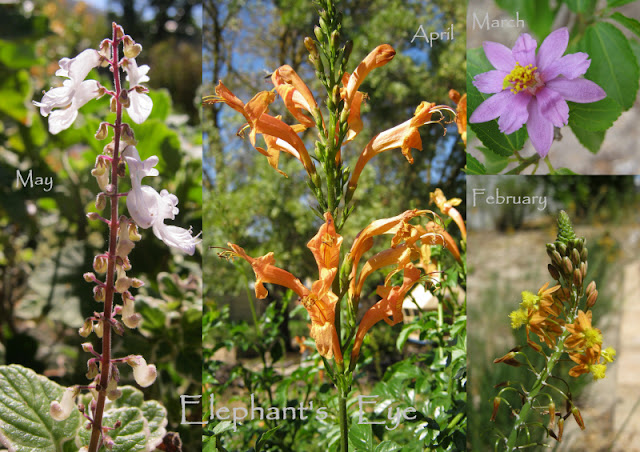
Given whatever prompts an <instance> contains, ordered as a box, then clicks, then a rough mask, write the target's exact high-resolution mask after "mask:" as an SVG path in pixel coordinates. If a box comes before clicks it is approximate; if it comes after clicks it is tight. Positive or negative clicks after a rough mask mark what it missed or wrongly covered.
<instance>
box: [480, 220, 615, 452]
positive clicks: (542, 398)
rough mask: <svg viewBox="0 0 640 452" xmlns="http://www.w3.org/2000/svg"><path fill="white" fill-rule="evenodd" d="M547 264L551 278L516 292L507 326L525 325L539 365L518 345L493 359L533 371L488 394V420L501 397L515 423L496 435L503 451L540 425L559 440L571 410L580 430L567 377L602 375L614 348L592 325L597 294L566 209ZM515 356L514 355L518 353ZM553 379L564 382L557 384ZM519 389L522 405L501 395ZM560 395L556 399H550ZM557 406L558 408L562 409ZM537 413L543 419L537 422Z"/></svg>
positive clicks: (526, 443)
mask: <svg viewBox="0 0 640 452" xmlns="http://www.w3.org/2000/svg"><path fill="white" fill-rule="evenodd" d="M547 254H548V255H549V258H550V259H551V263H550V264H549V265H548V269H549V273H550V274H551V277H552V278H553V279H554V280H555V281H556V282H557V284H555V285H554V286H552V287H550V284H549V283H546V284H544V285H543V286H542V287H541V288H540V289H539V290H538V291H537V293H535V294H534V293H532V292H528V291H524V292H522V302H521V303H520V307H519V308H518V309H517V310H515V311H513V312H512V313H511V314H510V315H509V317H510V318H511V326H512V327H513V328H514V329H517V328H522V327H525V329H526V338H527V343H526V346H528V347H529V348H531V349H532V350H533V351H534V352H536V353H539V354H541V355H543V356H544V362H543V364H542V366H541V367H538V368H536V366H534V365H533V364H532V363H531V361H530V360H529V358H528V357H527V355H526V354H525V353H524V352H523V351H522V350H523V348H524V347H523V346H518V347H516V348H514V349H512V350H511V351H509V353H507V354H506V355H504V356H502V357H501V358H497V359H496V360H495V361H494V363H496V364H498V363H503V364H508V365H510V366H515V367H519V366H522V365H525V366H527V367H528V368H529V369H530V370H531V371H532V372H533V373H534V375H535V376H536V379H535V381H534V383H533V385H532V386H531V388H524V387H523V388H521V387H520V386H519V385H518V386H516V385H515V384H513V383H509V382H507V383H504V384H501V385H498V386H501V387H502V389H501V390H500V392H499V393H498V395H497V396H496V397H495V398H494V403H493V406H494V409H493V414H492V417H491V420H492V421H493V420H495V418H496V415H497V413H498V410H499V409H500V405H501V403H502V402H504V403H505V404H507V405H508V406H509V409H510V410H511V412H512V413H513V414H514V416H515V423H514V426H513V428H512V429H511V430H510V433H509V435H508V436H506V435H504V434H502V433H501V437H500V438H499V439H498V440H497V441H496V448H497V449H504V450H507V451H513V450H520V449H521V448H524V447H532V446H535V445H536V444H533V443H532V442H531V436H530V430H531V429H533V428H535V427H537V428H542V429H544V430H545V432H546V433H547V434H548V436H551V437H553V438H554V439H555V440H557V441H558V442H560V441H561V440H562V434H563V429H564V422H565V420H566V419H567V418H569V417H571V416H573V418H574V419H575V421H576V422H577V424H578V425H579V426H580V428H581V429H582V430H584V429H585V428H586V426H585V424H584V422H583V420H582V416H581V414H580V410H579V409H578V407H577V406H576V405H575V403H574V401H573V399H572V396H571V391H570V388H571V378H577V377H579V376H580V375H582V374H587V373H590V374H591V375H592V376H593V379H594V380H599V379H601V378H604V377H605V371H606V366H607V364H608V363H611V362H613V360H614V357H615V354H616V352H615V350H614V349H613V348H612V347H607V348H604V346H603V337H602V332H601V331H600V330H599V329H598V328H595V327H594V326H593V325H592V320H593V311H592V310H591V309H592V308H593V306H594V305H595V303H596V301H597V299H598V291H597V289H596V283H595V281H591V282H590V283H589V284H587V282H586V275H587V269H588V262H587V258H588V251H587V246H586V240H585V238H584V237H576V235H575V233H574V231H573V228H572V226H571V222H570V220H569V217H568V215H567V214H566V213H565V212H560V214H559V216H558V237H557V239H556V240H555V241H554V242H553V243H548V244H547ZM567 356H568V357H569V358H570V359H571V360H572V361H573V362H574V363H575V365H574V366H573V367H572V368H571V369H570V370H569V372H568V377H571V378H568V377H566V376H562V375H557V374H554V368H555V366H556V365H557V364H558V362H559V361H560V360H562V359H565V358H566V357H567ZM519 358H520V359H519ZM556 381H562V382H564V383H565V385H564V387H558V386H557V385H556V383H555V382H556ZM512 391H513V392H516V393H518V394H519V395H520V398H521V400H522V406H521V407H520V408H519V409H518V408H516V407H515V406H514V405H512V404H511V403H510V402H509V401H508V400H507V399H506V398H505V394H507V393H508V392H512ZM558 400H561V402H562V403H556V402H557V401H558ZM563 407H565V408H564V410H563ZM540 416H543V417H544V416H547V417H548V422H547V423H546V424H545V423H541V422H540V420H539V418H540Z"/></svg>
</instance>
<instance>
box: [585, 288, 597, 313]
mask: <svg viewBox="0 0 640 452" xmlns="http://www.w3.org/2000/svg"><path fill="white" fill-rule="evenodd" d="M597 300H598V291H597V290H596V289H594V290H593V291H592V292H591V293H590V294H589V296H587V308H589V309H591V308H592V307H593V306H594V305H595V304H596V301H597Z"/></svg>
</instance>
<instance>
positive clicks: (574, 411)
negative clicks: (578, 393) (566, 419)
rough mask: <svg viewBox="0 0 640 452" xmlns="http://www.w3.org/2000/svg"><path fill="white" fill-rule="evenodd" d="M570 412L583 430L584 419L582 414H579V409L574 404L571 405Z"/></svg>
mask: <svg viewBox="0 0 640 452" xmlns="http://www.w3.org/2000/svg"><path fill="white" fill-rule="evenodd" d="M571 414H573V418H574V419H575V420H576V422H577V423H578V425H579V426H580V429H581V430H584V429H585V427H584V421H583V420H582V415H581V414H580V410H579V409H578V407H576V406H572V407H571Z"/></svg>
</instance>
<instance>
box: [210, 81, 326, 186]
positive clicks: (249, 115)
mask: <svg viewBox="0 0 640 452" xmlns="http://www.w3.org/2000/svg"><path fill="white" fill-rule="evenodd" d="M215 93H216V94H215V95H214V96H211V97H207V98H205V100H204V101H205V103H217V102H224V103H225V104H227V105H228V106H230V107H231V108H233V109H234V110H236V111H237V112H239V113H241V114H242V115H243V116H244V117H245V119H246V120H247V123H248V126H249V127H250V128H251V133H250V134H249V139H250V141H251V145H252V146H253V147H254V148H256V149H257V150H258V151H259V152H260V153H261V154H263V155H265V156H267V158H268V160H269V164H270V165H271V166H272V167H273V168H274V169H276V170H277V171H278V172H280V173H281V174H283V175H284V173H283V172H282V171H280V170H278V167H277V164H278V153H279V152H280V151H284V152H287V153H289V154H291V155H292V156H294V157H295V158H297V159H298V160H300V162H301V163H302V165H303V166H304V168H305V170H306V171H307V173H309V175H311V176H312V177H313V176H315V174H316V167H315V165H314V164H313V162H312V161H311V157H309V153H308V152H307V148H306V147H305V145H304V143H303V141H302V139H301V138H300V137H299V136H298V132H300V131H302V130H304V128H305V127H304V126H293V127H292V126H289V125H288V124H285V123H284V122H283V121H281V120H280V119H279V118H276V117H273V116H271V115H269V114H267V111H268V109H269V104H271V103H272V102H273V101H274V100H275V93H272V92H270V91H262V92H260V93H258V94H256V95H255V96H254V97H253V98H252V99H251V100H250V101H249V102H247V104H246V105H245V104H244V103H243V102H242V101H241V100H240V99H238V98H237V97H236V96H235V95H234V94H233V93H232V92H231V91H230V90H229V89H228V88H227V87H226V86H224V84H223V83H222V82H221V81H220V82H219V83H218V86H216V89H215ZM259 133H260V134H262V135H263V136H264V137H265V141H266V142H267V150H264V149H262V148H260V147H257V146H256V135H257V134H259ZM274 165H275V166H274Z"/></svg>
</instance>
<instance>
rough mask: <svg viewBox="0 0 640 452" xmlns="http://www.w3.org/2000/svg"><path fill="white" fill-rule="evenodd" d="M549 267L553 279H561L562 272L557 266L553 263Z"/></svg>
mask: <svg viewBox="0 0 640 452" xmlns="http://www.w3.org/2000/svg"><path fill="white" fill-rule="evenodd" d="M547 269H548V270H549V274H550V275H551V277H552V278H553V279H555V280H556V281H559V280H560V272H559V271H558V269H557V268H556V267H554V266H553V265H552V264H548V265H547Z"/></svg>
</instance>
